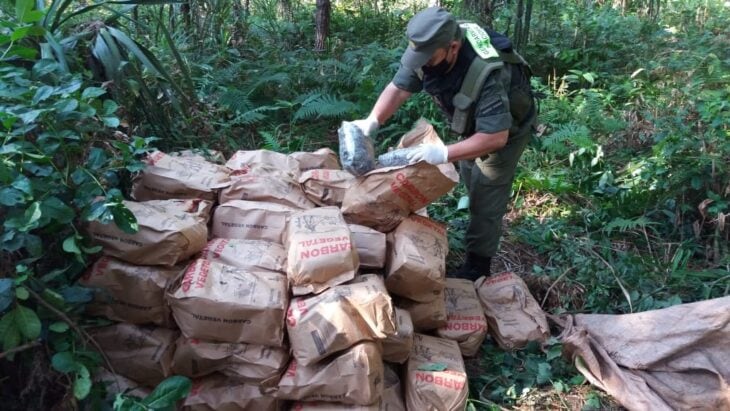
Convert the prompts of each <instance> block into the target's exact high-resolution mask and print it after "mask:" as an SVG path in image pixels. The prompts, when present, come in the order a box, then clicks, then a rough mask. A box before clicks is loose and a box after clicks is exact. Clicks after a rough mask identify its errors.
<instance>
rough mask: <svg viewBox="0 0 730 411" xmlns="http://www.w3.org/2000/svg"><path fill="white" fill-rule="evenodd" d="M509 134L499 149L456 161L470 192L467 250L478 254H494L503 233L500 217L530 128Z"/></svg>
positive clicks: (526, 142) (509, 194) (528, 137)
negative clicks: (470, 158) (481, 155)
mask: <svg viewBox="0 0 730 411" xmlns="http://www.w3.org/2000/svg"><path fill="white" fill-rule="evenodd" d="M520 131H522V132H521V133H518V134H516V135H510V136H509V138H508V139H507V144H506V145H505V146H504V147H502V148H501V149H500V150H498V151H495V152H494V153H490V154H488V155H485V156H484V157H482V158H477V159H476V160H462V161H460V162H459V172H460V174H461V180H462V181H463V182H464V184H465V185H466V188H467V191H468V193H469V213H470V215H471V216H470V217H471V219H470V221H469V226H468V227H467V229H466V236H465V240H466V251H467V252H468V253H472V254H476V255H478V256H480V257H494V256H495V255H496V254H497V249H498V247H499V240H500V237H501V235H502V217H503V216H504V214H505V212H506V211H507V205H508V204H509V200H510V197H511V194H512V181H513V180H514V177H515V170H516V168H517V161H518V160H519V159H520V157H521V156H522V152H523V151H524V150H525V147H526V146H527V144H528V143H529V142H530V139H531V138H532V131H533V128H532V127H531V125H530V126H529V127H525V129H524V130H520Z"/></svg>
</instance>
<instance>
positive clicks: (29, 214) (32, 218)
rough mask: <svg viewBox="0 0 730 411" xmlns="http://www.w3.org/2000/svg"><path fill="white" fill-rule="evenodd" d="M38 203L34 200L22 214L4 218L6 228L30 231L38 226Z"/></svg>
mask: <svg viewBox="0 0 730 411" xmlns="http://www.w3.org/2000/svg"><path fill="white" fill-rule="evenodd" d="M41 215H42V214H41V206H40V203H39V202H37V201H35V202H33V204H31V205H30V206H29V207H28V208H27V209H26V210H25V212H24V213H23V215H22V216H16V217H13V218H9V219H7V220H5V224H4V225H5V227H6V228H15V229H17V230H18V231H20V232H26V231H30V230H32V229H34V228H36V227H37V226H38V220H40V218H41Z"/></svg>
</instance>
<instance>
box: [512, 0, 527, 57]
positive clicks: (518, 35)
mask: <svg viewBox="0 0 730 411" xmlns="http://www.w3.org/2000/svg"><path fill="white" fill-rule="evenodd" d="M524 17H525V6H524V1H523V0H518V1H517V13H516V14H515V35H514V43H515V47H516V48H517V49H521V48H522V19H523V18H524Z"/></svg>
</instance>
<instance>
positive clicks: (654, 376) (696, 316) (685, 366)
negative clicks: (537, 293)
mask: <svg viewBox="0 0 730 411" xmlns="http://www.w3.org/2000/svg"><path fill="white" fill-rule="evenodd" d="M557 322H558V323H559V324H561V325H562V326H563V327H564V331H563V333H562V334H561V336H560V340H561V341H562V343H563V353H564V354H565V355H566V356H567V357H569V358H570V359H571V360H572V361H573V362H574V363H575V365H576V368H578V371H580V372H581V373H582V374H583V375H584V376H585V377H586V379H587V380H588V381H590V382H591V384H593V385H595V386H597V387H598V388H600V389H602V390H604V391H606V392H607V393H609V394H610V395H612V396H613V397H614V398H616V399H617V400H618V401H619V402H620V403H621V405H622V406H624V407H626V408H628V409H629V410H642V411H643V410H646V411H649V410H651V411H664V410H666V411H669V410H690V409H691V410H707V411H710V410H729V409H730V297H722V298H715V299H712V300H706V301H700V302H696V303H691V304H681V305H675V306H673V307H669V308H664V309H661V310H652V311H646V312H641V313H634V314H623V315H607V314H576V315H574V316H570V315H568V316H565V317H563V319H560V320H558V321H557Z"/></svg>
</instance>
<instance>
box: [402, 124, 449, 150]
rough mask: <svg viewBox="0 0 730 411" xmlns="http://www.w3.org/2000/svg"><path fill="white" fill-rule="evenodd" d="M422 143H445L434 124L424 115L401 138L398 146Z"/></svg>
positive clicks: (411, 145) (413, 145) (412, 145)
mask: <svg viewBox="0 0 730 411" xmlns="http://www.w3.org/2000/svg"><path fill="white" fill-rule="evenodd" d="M421 144H441V145H443V144H444V142H443V141H442V140H441V137H439V135H438V133H437V132H436V130H435V129H434V128H433V126H432V125H431V124H430V123H429V122H428V120H426V119H425V118H423V117H421V118H419V119H418V120H417V121H416V122H415V124H414V125H413V128H412V129H410V130H409V131H408V132H407V133H406V134H404V135H403V136H402V137H401V138H400V140H399V141H398V147H397V148H407V147H415V146H418V145H421Z"/></svg>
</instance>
